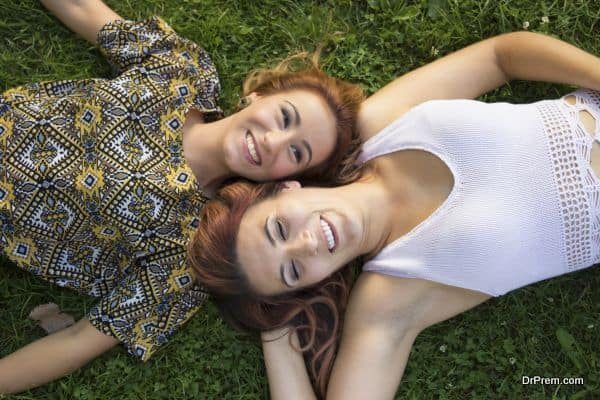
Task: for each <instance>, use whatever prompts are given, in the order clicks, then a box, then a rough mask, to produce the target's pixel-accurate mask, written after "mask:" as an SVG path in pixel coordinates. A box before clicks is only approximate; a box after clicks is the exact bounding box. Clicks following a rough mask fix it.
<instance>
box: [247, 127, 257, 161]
mask: <svg viewBox="0 0 600 400" xmlns="http://www.w3.org/2000/svg"><path fill="white" fill-rule="evenodd" d="M246 146H247V149H248V154H250V158H251V159H252V161H253V162H254V164H256V165H260V164H261V158H260V155H259V154H258V150H257V149H256V141H255V140H254V136H253V135H252V133H250V131H247V132H246Z"/></svg>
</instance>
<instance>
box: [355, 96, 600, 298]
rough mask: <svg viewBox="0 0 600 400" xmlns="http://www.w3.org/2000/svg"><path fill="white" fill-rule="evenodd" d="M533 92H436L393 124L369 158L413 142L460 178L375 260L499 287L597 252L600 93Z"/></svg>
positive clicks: (579, 263)
mask: <svg viewBox="0 0 600 400" xmlns="http://www.w3.org/2000/svg"><path fill="white" fill-rule="evenodd" d="M569 96H574V97H575V98H576V104H574V105H569V104H568V103H567V102H566V101H565V98H563V99H557V100H545V101H540V102H537V103H533V104H521V105H515V104H508V103H493V104H488V103H482V102H479V101H474V100H434V101H428V102H426V103H423V104H421V105H419V106H417V107H415V108H413V109H412V110H410V111H409V112H408V113H406V114H405V115H403V116H402V117H401V118H399V119H398V120H396V121H395V122H393V123H392V124H391V125H389V126H387V127H386V128H384V129H383V130H382V131H381V132H379V133H378V134H377V135H375V136H374V137H372V138H370V139H369V140H368V141H367V142H366V143H365V144H364V146H363V153H362V154H361V158H360V161H361V162H366V161H368V160H370V159H373V158H375V157H378V156H381V155H384V154H388V153H391V152H395V151H401V150H405V149H420V150H423V151H427V152H430V153H433V154H434V155H436V156H437V157H438V158H440V159H441V160H442V161H443V162H444V163H445V164H446V165H447V166H448V168H449V169H450V171H451V172H452V174H453V175H454V187H453V189H452V191H451V193H450V195H449V197H448V198H447V199H446V201H445V202H444V203H443V204H442V206H440V208H438V209H437V210H436V211H435V212H434V213H433V214H432V215H431V216H429V217H428V218H427V219H425V220H424V221H423V222H422V223H421V224H419V225H418V226H416V227H415V228H414V229H413V230H411V231H410V232H409V233H407V234H406V235H404V236H402V237H400V238H398V239H397V240H395V241H394V242H392V243H390V244H389V245H388V246H386V247H385V248H384V249H383V250H382V251H381V252H380V253H379V254H378V255H377V256H376V257H374V258H373V259H371V260H369V261H368V262H367V263H366V264H365V265H364V270H366V271H376V272H380V273H384V274H389V275H394V276H400V277H406V278H420V279H428V280H432V281H436V282H440V283H444V284H447V285H453V286H459V287H463V288H467V289H472V290H477V291H480V292H484V293H487V294H489V295H492V296H500V295H502V294H505V293H506V292H508V291H511V290H514V289H517V288H519V287H521V286H524V285H527V284H530V283H533V282H537V281H540V280H542V279H547V278H550V277H553V276H557V275H561V274H564V273H567V272H570V271H574V270H578V269H581V268H585V267H589V266H591V265H593V264H595V263H597V262H598V261H599V260H600V181H599V180H598V179H597V178H596V176H595V174H594V171H593V170H592V168H591V167H590V152H591V148H592V143H593V140H594V138H593V137H592V135H591V134H589V133H587V131H586V130H585V128H584V126H583V124H582V122H581V121H580V116H579V115H580V114H579V112H580V111H583V110H585V111H587V112H589V113H590V114H591V115H592V116H593V117H594V118H595V132H592V134H593V136H594V137H595V139H596V140H599V141H600V93H598V92H592V91H584V90H579V91H577V92H575V93H572V94H571V95H567V96H565V97H568V98H572V97H569Z"/></svg>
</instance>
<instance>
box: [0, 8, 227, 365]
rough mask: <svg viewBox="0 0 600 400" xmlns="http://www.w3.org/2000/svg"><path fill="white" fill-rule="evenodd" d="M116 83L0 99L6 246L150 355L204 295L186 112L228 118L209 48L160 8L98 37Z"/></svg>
mask: <svg viewBox="0 0 600 400" xmlns="http://www.w3.org/2000/svg"><path fill="white" fill-rule="evenodd" d="M97 42H98V45H99V47H100V51H101V53H102V54H103V55H105V56H106V58H107V60H108V61H109V63H110V64H111V66H112V67H113V71H114V72H115V77H113V78H112V79H85V80H61V81H53V82H40V83H32V84H27V85H24V86H21V87H17V88H13V89H10V90H7V91H6V92H4V93H3V94H2V95H1V96H0V247H1V249H2V251H3V253H4V254H5V255H6V256H7V257H8V258H9V259H11V260H12V261H14V262H15V263H16V264H17V266H19V267H20V268H23V269H25V270H27V271H30V272H31V273H33V274H35V275H37V276H40V277H41V278H43V279H45V280H47V281H49V282H52V283H55V284H57V285H60V286H63V287H68V288H72V289H74V290H77V291H79V292H80V293H84V294H87V295H91V296H96V297H99V302H98V303H97V304H96V305H95V306H94V307H93V308H92V310H91V311H90V313H89V315H88V318H89V319H90V322H91V323H92V324H93V325H94V326H96V327H97V328H98V329H100V330H101V331H102V332H105V333H106V334H109V335H113V336H115V337H117V338H118V339H119V340H121V341H122V342H123V343H124V345H125V346H126V348H127V350H128V351H129V352H130V353H131V354H134V355H137V356H139V357H140V358H142V359H143V360H147V359H148V358H149V357H150V356H151V355H152V354H153V353H154V352H155V351H156V349H158V348H159V347H160V346H162V345H163V344H164V343H166V342H167V341H168V338H169V336H171V335H172V334H173V333H174V332H176V331H177V329H178V328H179V327H180V326H181V325H182V324H183V323H184V322H185V321H187V320H188V319H189V318H190V317H191V316H192V315H193V314H194V313H195V312H197V311H198V309H199V307H200V306H201V305H202V303H203V302H204V300H205V299H206V294H205V292H204V291H203V290H202V288H201V287H199V286H198V285H197V283H196V282H195V281H194V276H193V274H192V272H191V270H190V268H189V267H188V266H187V264H186V251H185V249H186V245H187V241H188V240H189V237H190V235H191V234H192V233H193V232H194V231H195V229H196V228H197V226H198V216H199V214H200V210H201V208H202V206H203V205H204V203H205V201H206V198H205V197H204V195H203V194H202V192H201V190H200V188H199V186H198V183H197V181H196V180H195V178H194V176H193V174H192V172H191V170H190V168H189V167H188V166H187V164H186V163H185V160H184V157H183V150H182V128H183V124H184V121H185V114H186V113H187V111H188V110H189V109H190V107H193V108H195V109H197V110H198V111H200V112H202V113H203V116H204V119H205V120H206V121H211V120H213V119H216V118H219V117H221V115H222V112H221V110H220V109H219V107H218V106H217V101H218V97H219V91H220V85H219V80H218V77H217V74H216V70H215V67H214V65H213V64H212V62H211V61H210V57H209V56H208V54H207V53H206V52H205V51H204V50H203V49H202V48H200V47H199V46H198V45H196V44H195V43H193V42H191V41H189V40H187V39H184V38H181V37H180V36H178V35H177V34H176V33H175V31H173V29H172V28H171V27H169V26H168V25H167V24H166V23H165V22H164V21H163V20H162V19H160V18H158V17H152V18H149V19H148V20H146V21H142V22H133V21H120V20H117V21H114V22H110V23H108V24H106V25H105V26H104V27H102V29H101V30H100V31H99V33H98V40H97Z"/></svg>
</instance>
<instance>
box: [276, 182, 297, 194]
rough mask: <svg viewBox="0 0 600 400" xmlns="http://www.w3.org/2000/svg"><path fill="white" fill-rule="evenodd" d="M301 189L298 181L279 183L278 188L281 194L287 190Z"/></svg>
mask: <svg viewBox="0 0 600 400" xmlns="http://www.w3.org/2000/svg"><path fill="white" fill-rule="evenodd" d="M301 187H302V185H301V184H300V182H298V181H283V182H279V188H280V189H281V191H282V192H285V191H287V190H295V189H300V188H301Z"/></svg>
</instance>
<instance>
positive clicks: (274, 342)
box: [261, 329, 316, 400]
mask: <svg viewBox="0 0 600 400" xmlns="http://www.w3.org/2000/svg"><path fill="white" fill-rule="evenodd" d="M261 336H262V341H263V342H262V346H263V354H264V357H265V367H266V369H267V377H268V379H269V392H270V393H271V399H273V400H278V399H286V400H294V399H299V400H300V399H302V400H310V399H316V396H315V393H314V391H313V389H312V386H311V384H310V378H309V377H308V372H307V371H306V366H305V364H304V359H303V357H302V354H301V353H299V352H298V351H296V350H295V349H294V348H293V347H292V346H291V345H290V333H289V329H280V330H274V331H270V332H263V333H262V335H261ZM291 339H292V343H293V344H294V346H296V348H298V347H299V345H300V342H299V340H298V336H297V335H296V334H295V333H294V334H292V338H291Z"/></svg>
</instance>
